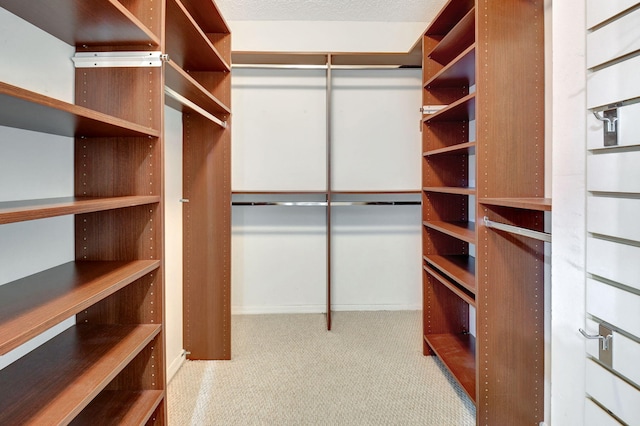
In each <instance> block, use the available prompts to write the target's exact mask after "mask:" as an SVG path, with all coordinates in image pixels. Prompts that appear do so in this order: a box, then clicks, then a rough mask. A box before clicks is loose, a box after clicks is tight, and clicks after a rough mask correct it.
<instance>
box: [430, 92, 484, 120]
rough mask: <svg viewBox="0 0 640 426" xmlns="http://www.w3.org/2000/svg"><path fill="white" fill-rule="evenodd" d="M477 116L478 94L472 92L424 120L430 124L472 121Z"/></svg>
mask: <svg viewBox="0 0 640 426" xmlns="http://www.w3.org/2000/svg"><path fill="white" fill-rule="evenodd" d="M475 118H476V94H475V93H470V94H468V95H467V96H465V97H463V98H461V99H458V100H457V101H455V102H454V103H452V104H451V105H449V106H448V107H446V108H444V109H441V110H440V111H438V112H436V113H435V114H431V115H428V116H427V117H425V118H424V119H423V120H422V121H423V122H424V123H427V124H429V123H437V122H447V121H471V120H474V119H475Z"/></svg>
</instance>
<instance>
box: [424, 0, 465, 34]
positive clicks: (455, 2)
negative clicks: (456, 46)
mask: <svg viewBox="0 0 640 426" xmlns="http://www.w3.org/2000/svg"><path fill="white" fill-rule="evenodd" d="M473 5H474V1H473V0H449V2H447V5H446V6H445V7H443V8H442V9H441V10H440V12H439V13H438V15H437V16H436V17H435V18H434V19H433V21H432V22H431V24H430V25H429V28H428V29H427V32H426V35H444V34H446V33H448V32H449V31H451V29H452V28H453V27H454V26H455V25H456V24H457V23H458V22H459V21H460V20H461V19H462V18H464V17H465V15H466V14H467V13H468V12H469V10H471V9H472V8H473Z"/></svg>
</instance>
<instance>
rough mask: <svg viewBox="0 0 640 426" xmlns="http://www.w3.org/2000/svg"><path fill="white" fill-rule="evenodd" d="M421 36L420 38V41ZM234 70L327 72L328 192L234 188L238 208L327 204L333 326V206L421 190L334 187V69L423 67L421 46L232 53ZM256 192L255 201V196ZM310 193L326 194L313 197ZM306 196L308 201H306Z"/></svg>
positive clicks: (392, 200)
mask: <svg viewBox="0 0 640 426" xmlns="http://www.w3.org/2000/svg"><path fill="white" fill-rule="evenodd" d="M420 41H421V40H419V42H420ZM232 56H233V68H261V69H294V70H295V69H304V70H308V69H318V70H326V108H327V113H326V117H327V118H326V135H327V136H326V145H325V146H326V158H325V162H326V177H327V181H326V189H325V190H324V191H283V190H278V189H277V188H276V189H273V190H269V191H262V190H261V191H246V190H243V191H233V195H234V196H237V197H234V200H233V202H232V204H233V205H234V206H249V207H250V206H289V207H324V209H325V217H326V239H327V243H326V250H327V252H326V262H327V264H326V271H327V272H326V277H327V282H326V303H327V306H326V322H327V329H328V330H331V309H332V302H331V300H332V299H331V288H332V285H331V266H332V257H331V246H332V226H331V208H332V207H338V206H339V207H343V206H352V205H372V206H375V205H379V206H390V205H391V206H393V205H405V206H406V205H420V203H421V202H420V201H419V199H416V198H415V196H418V197H419V194H420V190H419V189H417V190H413V189H409V190H404V191H384V190H380V191H355V190H354V191H342V190H341V191H335V190H334V189H333V183H332V138H331V134H332V123H331V108H332V73H331V72H332V70H344V69H348V70H380V69H396V68H419V67H420V66H421V62H422V56H421V49H420V44H419V43H416V45H415V46H414V47H413V48H412V49H411V50H410V51H409V52H407V53H299V52H295V53H293V52H287V53H284V52H233V54H232ZM252 196H253V198H254V199H251V198H252ZM308 197H312V198H321V201H309V200H308ZM301 199H302V200H304V201H301Z"/></svg>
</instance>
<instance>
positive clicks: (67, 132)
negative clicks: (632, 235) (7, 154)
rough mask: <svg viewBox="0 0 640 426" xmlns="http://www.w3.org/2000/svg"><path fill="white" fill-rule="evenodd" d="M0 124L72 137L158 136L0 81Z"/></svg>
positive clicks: (126, 123)
mask: <svg viewBox="0 0 640 426" xmlns="http://www.w3.org/2000/svg"><path fill="white" fill-rule="evenodd" d="M36 117H37V120H36V119H34V118H36ZM0 125H1V126H8V127H16V128H19V129H25V130H32V131H36V132H43V133H50V134H54V135H60V136H71V137H73V136H85V137H128V136H152V137H159V136H160V133H161V132H160V131H159V130H157V129H151V128H148V127H144V126H141V125H139V124H135V123H132V122H129V121H126V120H122V119H120V118H116V117H112V116H110V115H107V114H103V113H101V112H97V111H93V110H91V109H88V108H84V107H81V106H78V105H73V104H70V103H67V102H63V101H60V100H58V99H54V98H50V97H48V96H44V95H41V94H39V93H35V92H32V91H29V90H26V89H22V88H20V87H16V86H12V85H10V84H7V83H3V82H0Z"/></svg>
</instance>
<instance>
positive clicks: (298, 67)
mask: <svg viewBox="0 0 640 426" xmlns="http://www.w3.org/2000/svg"><path fill="white" fill-rule="evenodd" d="M231 68H236V69H290V70H326V69H327V68H329V66H328V65H304V64H299V65H298V64H232V65H231ZM401 68H403V66H402V65H331V69H333V70H395V69H401Z"/></svg>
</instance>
